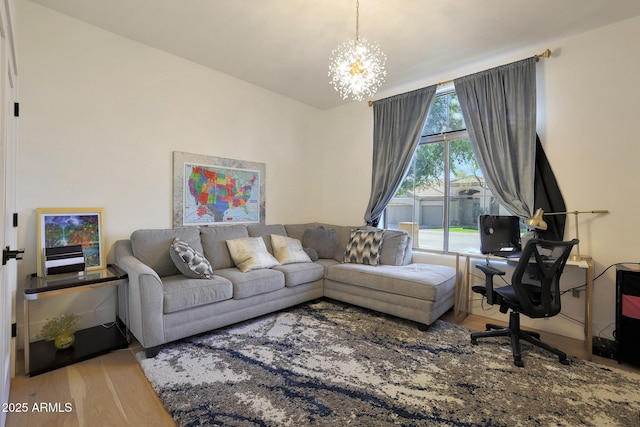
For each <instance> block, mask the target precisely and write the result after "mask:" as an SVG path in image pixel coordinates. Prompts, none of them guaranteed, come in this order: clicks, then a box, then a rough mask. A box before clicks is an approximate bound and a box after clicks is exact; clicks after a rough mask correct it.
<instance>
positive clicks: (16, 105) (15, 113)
mask: <svg viewBox="0 0 640 427" xmlns="http://www.w3.org/2000/svg"><path fill="white" fill-rule="evenodd" d="M13 117H20V103H19V102H14V103H13Z"/></svg>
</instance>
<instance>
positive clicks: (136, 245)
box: [131, 227, 202, 277]
mask: <svg viewBox="0 0 640 427" xmlns="http://www.w3.org/2000/svg"><path fill="white" fill-rule="evenodd" d="M176 237H177V238H178V239H180V240H182V241H184V242H187V243H188V244H189V245H190V246H191V247H192V248H193V249H195V250H196V251H198V252H200V253H202V245H201V243H200V231H199V230H198V229H197V228H195V227H178V228H169V229H163V230H136V231H134V232H133V233H131V250H132V251H133V256H135V257H136V258H138V259H139V260H140V261H142V262H143V263H145V264H147V265H148V266H149V267H151V268H152V269H153V270H154V271H155V272H156V273H158V276H160V277H164V276H171V275H174V274H178V273H180V271H179V270H178V267H176V265H175V264H174V262H173V261H172V259H171V255H170V254H169V247H170V246H171V243H173V240H174V239H175V238H176Z"/></svg>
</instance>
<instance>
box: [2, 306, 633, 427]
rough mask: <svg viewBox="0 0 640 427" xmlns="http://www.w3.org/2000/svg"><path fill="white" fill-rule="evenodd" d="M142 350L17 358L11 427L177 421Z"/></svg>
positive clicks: (476, 325)
mask: <svg viewBox="0 0 640 427" xmlns="http://www.w3.org/2000/svg"><path fill="white" fill-rule="evenodd" d="M442 319H443V320H447V321H451V320H452V319H453V314H452V313H451V312H449V313H447V314H445V316H443V318H442ZM488 320H489V319H486V318H483V317H480V316H476V315H470V316H468V317H467V318H466V319H465V320H464V321H463V322H462V325H463V326H466V327H468V328H469V329H473V330H484V327H485V323H487V321H488ZM491 322H492V323H496V322H495V321H494V320H491ZM542 338H543V339H544V340H545V341H547V342H549V343H550V344H551V345H554V346H556V347H558V348H560V349H561V350H563V351H565V352H566V353H567V354H569V355H571V356H572V357H576V358H581V359H584V358H585V357H586V355H587V352H586V350H585V349H584V345H583V342H582V341H579V340H575V339H571V338H566V337H562V336H559V335H553V334H549V333H545V332H543V333H542ZM138 351H140V347H139V344H137V343H134V344H132V345H131V346H129V348H128V349H124V350H120V351H116V352H112V353H109V354H107V355H104V356H100V357H97V358H94V359H90V360H87V361H84V362H81V363H77V364H75V365H71V366H68V367H65V368H61V369H57V370H55V371H52V372H47V373H45V374H41V375H37V376H35V377H26V376H24V374H23V372H24V369H23V366H22V364H20V363H19V364H18V366H17V368H18V370H19V374H18V375H17V376H16V377H15V378H14V379H13V380H12V381H11V392H10V396H9V400H10V402H11V403H13V404H23V403H26V404H27V409H28V410H27V412H24V413H19V412H12V413H9V414H7V427H14V426H20V427H25V426H33V427H41V426H45V425H46V426H52V427H56V426H65V427H73V426H87V427H101V426H105V427H111V426H118V427H119V426H150V425H153V426H160V427H162V426H173V425H174V423H173V420H172V418H171V416H170V415H169V414H168V413H167V411H166V410H165V409H164V408H163V406H162V404H161V403H160V400H159V399H158V397H157V396H156V394H155V393H154V391H153V390H152V389H151V386H150V385H149V383H148V381H147V379H146V378H145V376H144V374H143V373H142V370H141V369H140V365H139V364H138V362H137V361H136V358H135V353H137V352H138ZM19 360H21V359H19ZM593 361H594V362H596V363H600V364H603V365H607V366H611V367H616V368H619V369H623V370H627V371H631V372H636V373H639V374H640V367H635V366H632V365H628V364H623V365H619V364H618V362H616V361H615V360H610V359H605V358H601V357H597V356H594V357H593ZM523 369H526V367H525V368H523ZM43 403H44V404H53V405H49V406H51V407H49V408H45V409H48V410H45V411H42V412H38V411H34V405H36V407H39V405H40V404H43ZM67 403H68V404H70V405H71V410H70V412H64V411H65V409H66V408H65V404H67ZM56 404H58V407H56V406H55V405H56ZM51 410H55V411H56V412H51ZM57 410H60V412H58V411H57Z"/></svg>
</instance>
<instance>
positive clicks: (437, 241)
mask: <svg viewBox="0 0 640 427" xmlns="http://www.w3.org/2000/svg"><path fill="white" fill-rule="evenodd" d="M482 214H490V215H509V213H508V212H507V211H506V209H504V208H503V207H501V206H500V204H499V203H498V202H497V201H496V200H495V199H494V198H493V197H492V194H491V191H490V190H489V189H488V188H487V186H486V185H485V180H484V177H483V176H482V172H481V171H480V168H479V166H478V163H477V161H476V158H475V155H474V153H473V149H472V147H471V141H470V140H469V137H468V134H467V131H466V126H465V124H464V119H463V118H462V111H461V110H460V104H459V103H458V97H457V96H456V94H455V92H449V93H444V94H441V95H437V96H436V97H435V99H434V101H433V105H432V106H431V109H430V111H429V115H428V117H427V121H426V123H425V126H424V128H423V130H422V136H421V138H420V143H419V145H418V148H417V149H416V152H415V154H414V156H413V161H412V164H411V167H410V169H409V171H408V172H407V176H406V177H405V179H404V181H403V182H402V185H401V186H400V188H399V189H398V191H397V192H396V194H395V196H394V197H393V199H392V200H391V202H390V203H389V205H388V206H387V209H386V211H385V215H384V219H385V226H386V227H388V228H393V229H404V230H407V231H408V232H409V233H411V234H412V235H413V238H414V247H416V248H420V249H430V250H437V251H445V252H446V251H449V252H459V251H463V250H465V249H470V248H475V249H477V248H479V247H480V240H479V235H478V216H479V215H482Z"/></svg>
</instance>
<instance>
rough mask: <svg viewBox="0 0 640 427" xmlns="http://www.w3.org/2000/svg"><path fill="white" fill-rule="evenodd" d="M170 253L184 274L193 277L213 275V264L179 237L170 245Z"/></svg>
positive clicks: (208, 277)
mask: <svg viewBox="0 0 640 427" xmlns="http://www.w3.org/2000/svg"><path fill="white" fill-rule="evenodd" d="M169 255H170V256H171V259H172V260H173V263H174V264H175V265H176V267H178V270H180V272H181V273H182V274H183V275H185V276H187V277H191V278H193V279H201V278H203V277H204V278H206V279H210V278H212V277H213V269H212V268H211V264H209V261H207V259H206V258H205V257H204V255H202V253H201V252H198V251H196V250H195V249H193V248H192V247H191V245H189V244H188V243H187V242H184V241H182V240H180V239H178V238H177V237H176V238H175V239H173V243H171V246H170V247H169Z"/></svg>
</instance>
